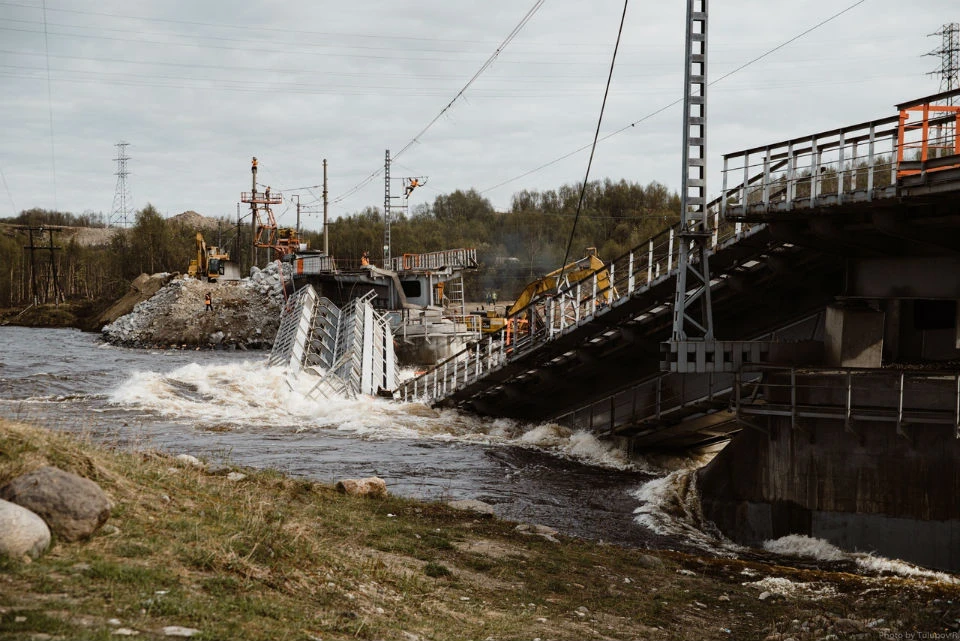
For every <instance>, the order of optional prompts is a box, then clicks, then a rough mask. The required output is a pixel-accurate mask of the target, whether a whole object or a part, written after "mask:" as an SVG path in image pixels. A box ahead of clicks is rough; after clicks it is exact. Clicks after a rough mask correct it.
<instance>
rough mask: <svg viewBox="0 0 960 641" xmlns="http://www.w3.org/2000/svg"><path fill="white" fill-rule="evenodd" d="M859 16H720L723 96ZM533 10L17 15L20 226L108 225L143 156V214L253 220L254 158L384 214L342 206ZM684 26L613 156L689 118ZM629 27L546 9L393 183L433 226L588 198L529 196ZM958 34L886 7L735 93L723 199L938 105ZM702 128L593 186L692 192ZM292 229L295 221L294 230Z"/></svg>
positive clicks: (595, 106) (89, 8) (11, 139)
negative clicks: (926, 103) (444, 202)
mask: <svg viewBox="0 0 960 641" xmlns="http://www.w3.org/2000/svg"><path fill="white" fill-rule="evenodd" d="M855 3H856V0H839V1H837V0H794V1H792V2H784V1H781V0H727V1H725V2H713V3H711V5H710V9H711V14H710V26H709V56H710V58H709V61H710V64H709V70H708V74H709V79H710V80H715V79H717V78H720V76H722V75H724V74H726V73H728V72H730V71H732V70H733V69H735V68H736V67H738V66H740V65H742V64H743V63H745V62H748V61H749V60H751V59H753V58H755V57H757V56H759V55H761V54H763V53H764V52H766V51H768V50H769V49H772V48H774V47H776V46H778V45H781V44H782V43H784V42H786V41H788V40H790V39H791V38H793V37H795V36H796V35H798V34H800V33H801V32H803V31H804V30H806V29H808V28H810V27H812V26H814V25H816V24H818V23H820V22H822V21H823V20H825V19H827V18H829V17H830V16H832V15H834V14H836V13H838V12H840V11H842V10H843V9H845V8H847V7H849V6H851V5H854V4H855ZM534 4H535V3H534V1H533V0H484V1H483V2H479V1H472V2H469V1H464V0H460V1H454V0H421V1H420V2H416V3H414V2H407V1H403V0H357V1H356V2H350V3H346V2H336V3H334V2H329V1H327V0H319V1H317V0H314V1H311V2H307V1H304V0H287V1H285V2H282V3H281V2H266V1H254V0H231V1H229V2H227V1H225V0H203V1H202V2H201V1H196V0H194V1H186V0H167V1H164V2H138V1H130V0H124V1H120V0H100V1H99V2H96V3H92V2H81V1H79V0H47V1H46V26H45V25H44V12H43V11H42V3H41V2H40V0H14V1H9V2H8V1H5V0H0V33H2V35H0V77H2V78H3V84H2V87H3V90H2V92H0V122H2V123H3V124H2V127H3V136H2V137H0V172H2V176H3V178H4V179H5V183H6V185H5V186H4V185H2V184H0V189H2V191H0V217H5V216H10V215H15V214H16V213H17V212H19V211H20V210H22V209H27V208H30V207H43V208H48V209H52V208H55V207H56V208H58V209H60V210H62V211H71V212H74V213H82V212H84V211H86V210H92V211H95V212H103V213H104V214H105V215H109V214H110V212H111V209H112V207H113V200H114V192H115V188H116V183H117V178H116V176H115V175H114V173H115V172H116V163H115V161H114V160H113V159H114V158H115V157H116V151H117V150H116V148H115V147H114V145H115V144H116V143H117V142H119V141H121V140H122V141H126V142H129V143H130V146H129V147H128V154H129V156H130V157H131V160H130V162H129V170H130V176H129V178H128V182H129V190H130V194H131V199H132V208H133V209H139V208H141V207H143V206H144V205H145V204H146V203H148V202H149V203H152V204H153V205H154V206H155V207H156V208H157V209H158V210H160V211H161V212H162V213H163V214H164V215H174V214H177V213H180V212H182V211H185V210H189V209H192V210H196V211H198V212H200V213H202V214H204V215H211V216H216V215H228V216H234V215H235V213H236V206H237V205H236V203H237V201H238V200H239V197H240V192H241V191H243V190H249V187H250V170H249V167H250V157H251V156H253V155H255V156H257V157H258V158H259V159H260V181H261V182H262V183H263V184H269V185H271V186H272V188H273V190H274V191H277V190H283V193H284V195H285V197H287V196H290V195H292V194H293V193H296V192H295V191H294V188H299V187H305V186H312V185H317V184H319V183H321V181H322V172H323V170H322V160H323V159H324V158H326V159H327V160H328V162H329V169H328V172H329V185H330V198H331V201H332V205H331V208H330V212H331V216H332V217H337V216H340V215H344V214H347V213H352V212H355V211H359V210H361V209H363V208H364V207H367V206H373V207H378V208H379V207H382V206H383V190H384V185H383V179H382V177H377V178H376V179H375V180H372V181H370V182H369V184H367V185H366V186H365V187H364V188H362V189H360V190H357V191H355V193H353V194H352V195H350V196H349V197H346V198H343V195H344V194H347V193H350V192H351V190H352V189H353V188H354V187H355V186H356V185H358V184H359V183H361V181H363V180H364V178H365V177H367V176H369V175H370V174H372V173H374V172H376V171H378V170H379V169H381V168H382V166H383V158H384V151H385V150H386V149H388V148H389V149H391V150H392V151H393V152H394V153H396V152H399V151H400V149H402V148H403V147H404V146H406V145H407V144H408V143H409V142H410V141H411V140H412V139H413V138H414V136H416V135H417V133H418V132H420V131H421V130H422V129H423V128H424V127H425V126H426V125H427V124H428V123H429V122H430V121H431V120H432V119H433V118H434V117H435V116H437V114H438V113H440V111H441V110H442V109H443V108H444V106H446V105H447V104H448V103H449V102H450V101H451V100H452V99H453V98H454V96H455V95H456V94H457V92H458V91H459V90H460V89H461V88H462V87H463V86H464V85H465V84H466V83H467V81H468V80H469V79H470V78H471V77H472V76H473V75H474V74H475V73H476V72H477V71H478V70H479V69H480V67H481V65H482V64H483V63H484V61H485V60H486V59H487V58H488V57H489V56H490V55H491V54H492V53H493V52H494V51H495V50H496V49H497V47H498V46H499V44H500V43H501V42H502V41H503V40H504V38H506V36H507V35H508V34H509V33H510V32H511V31H512V30H513V29H514V28H515V27H516V26H517V25H518V23H519V22H520V21H521V19H522V18H523V17H524V15H525V14H526V13H527V12H528V11H529V10H530V9H531V8H532V7H533V6H534ZM685 7H686V3H685V2H683V1H682V0H671V1H670V2H665V1H664V0H658V1H657V2H652V1H649V0H646V1H643V0H632V1H631V2H630V3H629V7H628V9H627V19H626V24H625V26H624V31H623V37H622V42H621V47H620V52H619V55H618V58H617V64H616V68H615V71H614V75H613V84H612V87H611V92H610V97H609V99H608V104H607V111H606V114H605V116H604V124H603V127H602V130H601V135H603V134H608V133H610V132H613V131H617V130H620V129H622V128H624V127H625V126H627V125H629V124H630V123H632V122H636V121H638V120H641V119H644V118H645V117H646V116H648V115H649V114H651V113H653V112H656V111H657V110H659V109H661V108H662V107H664V106H666V105H669V104H670V103H672V102H674V101H675V100H678V99H680V98H682V95H683V46H684V29H685V24H684V19H685V18H684V11H685ZM622 11H623V3H622V2H621V1H619V0H616V1H614V0H597V1H594V2H583V1H582V0H577V1H575V0H546V2H544V3H543V5H542V6H541V7H540V9H539V10H538V11H537V12H536V13H535V15H534V16H533V17H532V19H530V20H529V22H528V23H527V24H526V25H525V26H524V27H523V29H522V30H521V31H520V33H519V35H517V37H516V38H515V39H514V40H513V41H512V42H511V43H510V44H509V45H508V46H507V47H506V48H505V49H504V51H503V52H502V53H501V54H500V56H499V57H498V58H497V60H496V61H495V62H494V63H493V65H492V66H491V67H490V68H488V69H487V70H486V71H485V72H484V73H483V74H482V75H481V76H480V77H479V78H478V79H477V81H476V82H475V83H474V84H473V85H472V86H471V87H470V88H469V89H468V90H467V91H466V92H465V94H464V96H463V98H462V99H460V100H458V101H457V102H456V103H455V104H454V105H453V106H452V107H451V108H450V109H449V110H448V111H447V113H446V114H445V115H444V116H443V117H442V118H440V119H439V120H438V121H437V122H436V124H435V125H433V127H432V128H430V129H429V130H428V131H427V132H426V133H424V134H423V135H422V136H421V137H420V138H419V142H417V143H416V144H414V145H413V146H411V147H409V149H407V150H406V151H405V152H404V153H403V154H402V155H401V156H400V157H399V158H398V159H397V161H396V163H395V164H394V167H393V175H394V176H398V177H400V176H428V177H429V180H428V181H427V184H426V186H425V187H423V188H422V189H420V190H418V191H417V192H415V194H414V196H412V197H411V199H410V203H411V205H412V206H413V205H417V204H422V203H425V202H432V201H433V199H434V198H435V197H436V196H437V195H438V194H442V193H449V192H452V191H454V190H456V189H469V188H475V189H477V190H478V191H480V192H481V193H482V194H483V195H484V196H485V197H487V198H489V199H490V201H491V202H492V203H493V205H494V206H495V207H497V208H498V209H506V208H508V207H509V206H510V202H511V196H512V195H513V194H514V193H516V192H517V191H520V190H523V189H536V190H545V189H555V188H557V187H559V186H560V185H563V184H573V183H577V182H579V181H580V180H582V178H583V175H584V171H585V169H586V163H587V158H588V152H586V151H584V152H580V153H577V154H574V155H572V156H570V157H569V158H567V159H565V160H562V161H560V162H556V163H554V164H552V165H550V166H549V167H547V168H546V169H543V170H541V171H537V172H535V173H530V174H529V175H526V176H523V177H522V178H519V179H517V178H518V177H519V176H521V175H523V174H525V173H527V172H529V171H530V170H533V169H536V168H537V167H540V166H542V165H544V164H546V163H550V162H551V161H554V160H556V159H558V158H560V157H562V156H564V155H566V154H568V153H570V152H573V151H574V150H576V149H578V148H580V147H582V146H585V145H588V144H589V143H590V141H591V140H592V137H593V132H594V129H595V127H596V121H597V117H598V114H599V110H600V105H601V102H602V98H603V89H604V83H605V81H606V75H607V71H608V68H609V65H610V58H611V55H612V51H613V45H614V42H615V40H616V35H617V28H618V26H619V22H620V16H621V13H622ZM957 21H960V4H958V3H957V2H956V1H955V0H929V1H928V2H923V3H907V2H903V1H902V0H866V1H864V2H863V3H862V4H859V5H858V6H856V7H855V8H853V9H852V10H850V11H849V12H847V13H845V14H844V15H842V16H840V17H838V18H836V19H835V20H833V21H831V22H829V23H828V24H826V25H824V26H822V27H820V28H819V29H817V30H816V31H814V32H812V33H810V34H808V35H806V36H804V37H803V38H801V39H799V40H798V41H796V42H794V43H792V44H789V45H787V46H786V47H784V48H783V49H781V50H779V51H777V52H776V53H774V54H772V55H771V56H770V57H768V58H765V59H763V60H762V61H760V62H757V63H755V64H753V65H751V66H749V67H748V68H746V69H744V70H742V71H740V72H738V73H736V74H734V75H733V76H731V77H729V78H727V79H725V80H723V81H722V82H719V83H717V84H716V85H713V86H712V87H711V89H710V91H709V94H708V98H709V117H710V120H709V125H708V156H709V159H710V165H711V171H710V172H709V173H708V185H709V188H708V191H709V193H710V194H711V195H715V194H716V193H717V192H718V190H719V185H720V176H719V169H718V168H719V160H720V157H721V155H722V154H723V153H729V152H732V151H737V150H739V149H743V148H747V147H752V146H756V145H761V144H765V143H769V142H776V141H779V140H784V139H787V138H793V137H796V136H800V135H805V134H810V133H815V132H817V131H822V130H827V129H832V128H835V127H840V126H843V125H847V124H854V123H858V122H861V121H865V120H870V119H873V118H880V117H884V116H889V115H894V109H893V105H894V104H896V103H900V102H905V101H907V100H910V99H912V98H916V97H922V96H925V95H928V94H932V93H935V92H937V91H939V88H940V87H939V80H938V79H937V78H936V77H933V76H929V75H927V72H930V71H933V70H935V69H936V68H938V66H939V59H937V58H934V57H929V56H924V55H923V54H924V53H926V52H928V51H931V50H933V49H936V48H937V47H939V45H940V39H939V38H937V37H927V36H928V34H930V33H933V32H935V31H937V30H939V29H940V27H941V26H942V25H943V24H944V23H949V22H957ZM45 27H46V38H45V35H44V29H45ZM48 66H49V82H48V72H47V67H48ZM681 113H682V110H681V108H680V107H679V106H675V107H672V108H670V109H667V110H665V111H663V113H661V114H659V115H656V116H654V117H652V118H649V119H646V120H644V121H643V122H641V123H639V124H637V125H636V126H634V127H630V128H628V129H626V130H625V131H623V132H622V133H619V134H617V135H615V136H613V137H611V138H610V139H609V140H607V141H605V142H603V143H601V144H600V146H599V147H598V149H597V154H596V158H595V161H594V167H593V172H592V174H591V178H595V179H602V178H611V179H614V180H619V179H621V178H623V179H627V180H630V181H637V182H641V183H644V184H646V183H648V182H650V181H654V180H656V181H659V182H662V183H664V184H666V185H667V186H668V187H669V188H670V189H672V190H679V183H680V175H681V164H680V163H681V160H680V156H681V133H682V129H681ZM51 122H52V135H51ZM512 179H516V180H512ZM508 181H510V182H508ZM392 189H393V191H394V192H400V191H402V188H401V185H400V182H399V181H395V182H394V183H393V186H392ZM299 193H300V194H301V200H302V202H304V203H308V202H312V201H315V200H317V199H318V198H319V197H320V190H319V189H314V190H312V191H301V192H299ZM287 202H289V200H288V201H287ZM292 211H293V209H292V208H290V209H288V205H287V204H285V205H283V206H281V207H280V209H279V210H277V213H281V212H285V213H283V216H282V217H281V219H280V222H281V224H292V223H293V219H294V214H293V213H292ZM319 220H320V219H319V216H318V215H316V214H314V215H313V216H311V217H307V218H305V219H304V226H306V227H308V228H318V227H319Z"/></svg>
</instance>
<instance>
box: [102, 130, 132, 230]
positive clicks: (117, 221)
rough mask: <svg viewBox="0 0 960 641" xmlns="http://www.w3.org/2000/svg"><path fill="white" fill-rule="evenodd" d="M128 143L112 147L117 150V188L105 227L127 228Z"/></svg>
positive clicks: (128, 194) (128, 192)
mask: <svg viewBox="0 0 960 641" xmlns="http://www.w3.org/2000/svg"><path fill="white" fill-rule="evenodd" d="M129 145H130V143H128V142H123V141H120V142H118V143H117V144H115V145H114V147H116V148H117V157H116V158H114V160H115V161H117V171H116V172H115V173H114V175H115V176H116V177H117V188H116V190H115V191H114V194H113V207H112V209H111V212H110V218H109V219H108V220H107V227H117V226H122V227H128V226H129V224H130V221H129V216H128V213H129V207H130V189H129V187H128V186H127V176H128V175H130V172H129V170H127V161H128V160H130V157H129V156H128V155H127V147H128V146H129Z"/></svg>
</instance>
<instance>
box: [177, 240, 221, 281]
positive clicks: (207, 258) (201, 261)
mask: <svg viewBox="0 0 960 641" xmlns="http://www.w3.org/2000/svg"><path fill="white" fill-rule="evenodd" d="M230 266H232V263H231V261H230V254H228V253H227V252H226V251H224V250H223V249H222V248H220V247H217V246H216V245H207V242H206V241H205V240H204V239H203V234H202V233H200V232H197V257H196V258H194V259H193V260H191V261H190V266H189V267H188V268H187V274H189V275H190V276H191V277H192V278H198V279H200V280H204V279H206V280H207V282H210V283H215V282H217V280H218V279H219V278H220V277H221V276H223V275H224V274H226V273H227V271H228V267H230ZM229 271H232V270H229Z"/></svg>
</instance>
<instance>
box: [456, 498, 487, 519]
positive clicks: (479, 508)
mask: <svg viewBox="0 0 960 641" xmlns="http://www.w3.org/2000/svg"><path fill="white" fill-rule="evenodd" d="M447 505H449V506H450V507H452V508H454V509H455V510H465V511H468V512H476V513H477V514H485V515H488V516H494V515H495V512H494V511H493V506H492V505H490V504H489V503H484V502H483V501H478V500H476V499H463V500H460V501H448V502H447Z"/></svg>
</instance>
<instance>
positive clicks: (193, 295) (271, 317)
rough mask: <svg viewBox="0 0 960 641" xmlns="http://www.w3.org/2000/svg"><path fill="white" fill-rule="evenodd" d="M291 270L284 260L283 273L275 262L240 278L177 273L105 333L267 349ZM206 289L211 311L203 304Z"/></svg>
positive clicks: (119, 339) (144, 342)
mask: <svg viewBox="0 0 960 641" xmlns="http://www.w3.org/2000/svg"><path fill="white" fill-rule="evenodd" d="M289 270H290V266H289V265H287V264H284V272H285V273H284V277H283V278H281V274H280V268H279V267H278V265H277V263H271V264H270V265H268V266H267V267H266V268H264V269H258V268H257V267H254V268H253V269H252V270H251V275H250V277H249V278H245V279H243V280H241V281H239V282H219V283H207V282H204V281H200V280H197V279H194V278H189V277H187V276H183V277H180V278H176V279H174V280H172V281H170V282H169V283H168V284H167V285H166V286H164V287H163V288H161V289H160V290H159V291H157V293H156V294H154V295H153V296H151V297H150V298H149V299H147V300H145V301H143V302H141V303H138V304H137V305H136V306H135V307H134V308H133V311H132V312H130V313H129V314H126V315H125V316H121V317H120V318H118V319H117V320H116V321H114V322H112V323H110V324H109V325H106V326H104V328H103V329H102V330H101V331H102V333H103V337H104V338H105V339H106V340H107V341H108V342H110V343H113V344H115V345H122V346H125V347H141V348H143V347H175V348H183V347H216V348H222V347H227V348H240V349H248V348H249V349H267V348H269V347H271V346H272V344H273V339H274V337H275V336H276V333H277V327H278V325H279V318H280V309H281V307H282V305H283V300H284V297H283V283H284V282H286V281H287V280H289V277H290V274H289ZM207 293H209V294H210V297H211V299H212V301H213V309H212V311H208V310H207V309H206V306H205V304H204V296H205V295H206V294H207Z"/></svg>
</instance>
